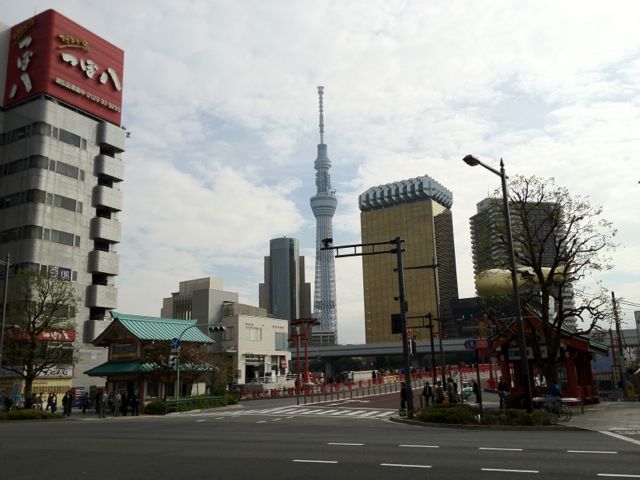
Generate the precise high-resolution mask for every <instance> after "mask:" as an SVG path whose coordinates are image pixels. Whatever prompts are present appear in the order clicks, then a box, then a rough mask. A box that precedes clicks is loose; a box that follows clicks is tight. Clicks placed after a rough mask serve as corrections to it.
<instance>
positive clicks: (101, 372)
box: [84, 360, 158, 377]
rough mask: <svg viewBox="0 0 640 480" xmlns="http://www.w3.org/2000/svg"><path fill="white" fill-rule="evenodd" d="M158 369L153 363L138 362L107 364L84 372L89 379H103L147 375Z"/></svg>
mask: <svg viewBox="0 0 640 480" xmlns="http://www.w3.org/2000/svg"><path fill="white" fill-rule="evenodd" d="M156 368H158V366H157V365H156V364H155V363H140V362H138V361H135V360H134V361H130V362H107V363H103V364H102V365H98V366H97V367H93V368H91V369H89V370H87V371H86V372H84V373H85V374H86V375H89V376H91V377H104V376H106V375H115V374H118V373H148V372H152V371H153V370H155V369H156Z"/></svg>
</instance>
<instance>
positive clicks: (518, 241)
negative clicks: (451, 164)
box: [502, 176, 616, 383]
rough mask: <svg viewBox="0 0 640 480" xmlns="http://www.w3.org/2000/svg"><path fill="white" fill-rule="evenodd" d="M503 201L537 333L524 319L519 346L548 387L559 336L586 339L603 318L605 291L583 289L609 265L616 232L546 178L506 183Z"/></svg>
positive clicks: (553, 376) (554, 377)
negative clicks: (508, 211)
mask: <svg viewBox="0 0 640 480" xmlns="http://www.w3.org/2000/svg"><path fill="white" fill-rule="evenodd" d="M509 202H510V209H511V216H512V224H513V240H514V251H515V258H516V264H517V265H518V271H519V274H520V276H521V277H524V278H526V280H527V283H526V285H525V286H524V288H523V293H524V296H526V298H525V299H524V305H525V306H526V307H527V308H528V309H529V310H531V311H533V312H535V314H536V316H537V317H538V318H539V319H540V321H541V331H540V332H538V333H537V334H536V333H535V332H534V331H533V328H532V324H531V323H530V322H528V325H527V330H528V332H527V343H528V345H530V346H531V347H532V349H533V352H534V357H535V361H536V364H537V365H538V366H539V367H540V368H541V370H542V373H543V374H544V376H545V378H546V380H547V382H552V383H556V382H557V379H558V353H559V351H560V347H561V343H560V341H561V338H562V337H563V336H564V338H567V337H572V336H577V335H585V334H588V333H589V332H591V331H592V330H593V329H594V328H595V327H596V326H597V325H598V324H599V323H601V322H602V321H603V320H605V319H607V318H608V317H609V315H610V312H611V309H610V305H609V297H608V295H607V294H606V291H605V289H604V288H602V286H600V285H599V284H595V286H591V287H588V286H586V285H588V284H591V285H593V284H594V282H593V281H592V280H593V277H592V275H593V274H594V273H596V272H600V271H604V270H608V269H610V268H612V263H611V256H610V255H611V254H612V252H613V251H614V250H615V247H616V244H615V243H614V237H615V235H616V230H615V229H614V228H613V226H612V224H611V222H609V221H607V220H606V219H605V218H603V217H602V208H600V207H594V206H592V205H591V203H590V202H589V201H588V199H587V198H585V197H581V196H576V195H572V194H570V192H569V191H568V190H567V189H566V188H564V187H561V186H558V185H557V184H556V182H555V180H554V179H542V178H538V177H522V176H518V177H515V178H513V179H511V183H510V189H509ZM502 240H503V241H502V243H503V245H505V246H506V240H505V239H504V238H503V239H502ZM542 347H544V348H542ZM545 350H546V352H545Z"/></svg>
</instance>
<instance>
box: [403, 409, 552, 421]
mask: <svg viewBox="0 0 640 480" xmlns="http://www.w3.org/2000/svg"><path fill="white" fill-rule="evenodd" d="M416 418H417V419H418V420H421V421H423V422H430V423H449V424H453V425H479V424H482V425H509V426H547V425H553V424H554V423H555V422H554V420H555V415H551V414H549V413H548V412H547V411H545V410H534V411H533V412H532V413H527V412H526V411H524V410H519V409H515V408H507V409H500V410H484V411H483V414H482V422H480V409H479V408H478V407H476V406H471V405H467V404H457V405H456V404H453V405H437V406H434V407H427V408H423V409H422V410H420V411H419V412H418V413H417V414H416Z"/></svg>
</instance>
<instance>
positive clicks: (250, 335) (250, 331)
mask: <svg viewBox="0 0 640 480" xmlns="http://www.w3.org/2000/svg"><path fill="white" fill-rule="evenodd" d="M246 332H247V340H250V341H253V342H259V341H261V340H262V329H261V328H258V327H247V329H246Z"/></svg>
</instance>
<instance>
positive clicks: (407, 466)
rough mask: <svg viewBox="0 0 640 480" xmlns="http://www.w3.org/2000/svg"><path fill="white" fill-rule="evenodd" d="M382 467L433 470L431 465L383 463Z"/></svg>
mask: <svg viewBox="0 0 640 480" xmlns="http://www.w3.org/2000/svg"><path fill="white" fill-rule="evenodd" d="M380 466H381V467H400V468H431V465H411V464H406V463H381V464H380Z"/></svg>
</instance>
